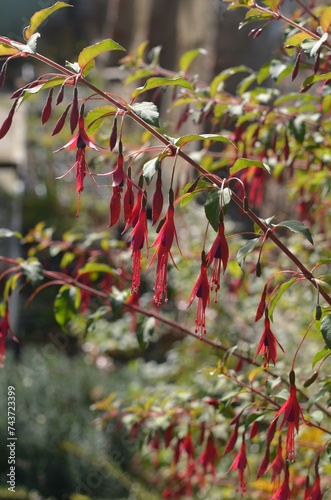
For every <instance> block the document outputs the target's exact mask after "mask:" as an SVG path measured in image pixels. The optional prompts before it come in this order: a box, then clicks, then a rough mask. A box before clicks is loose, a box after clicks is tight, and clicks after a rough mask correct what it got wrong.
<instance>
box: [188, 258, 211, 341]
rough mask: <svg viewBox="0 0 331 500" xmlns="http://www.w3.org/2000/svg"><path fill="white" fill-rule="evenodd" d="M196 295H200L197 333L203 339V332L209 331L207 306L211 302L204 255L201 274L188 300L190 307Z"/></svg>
mask: <svg viewBox="0 0 331 500" xmlns="http://www.w3.org/2000/svg"><path fill="white" fill-rule="evenodd" d="M195 297H198V309H197V316H196V320H195V333H198V332H200V339H201V338H202V334H205V333H206V332H207V330H206V307H207V306H209V303H210V287H209V281H208V277H207V263H206V259H205V257H204V256H202V262H201V266H200V274H199V276H198V279H197V280H196V282H195V284H194V286H193V290H192V293H191V296H190V298H189V301H188V307H189V306H190V305H191V304H192V302H193V300H194V299H195Z"/></svg>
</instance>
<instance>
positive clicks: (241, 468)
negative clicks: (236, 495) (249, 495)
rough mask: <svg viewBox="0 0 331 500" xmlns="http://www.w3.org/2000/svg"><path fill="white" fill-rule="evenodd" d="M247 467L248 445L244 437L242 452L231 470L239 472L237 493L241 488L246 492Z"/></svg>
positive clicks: (237, 456)
mask: <svg viewBox="0 0 331 500" xmlns="http://www.w3.org/2000/svg"><path fill="white" fill-rule="evenodd" d="M246 467H247V458H246V443H245V437H244V436H243V440H242V443H241V447H240V450H239V452H238V454H237V455H236V458H235V459H234V461H233V462H232V465H231V467H230V469H229V470H238V480H239V484H238V486H237V488H236V491H238V490H239V488H240V489H241V492H242V493H244V492H245V491H246V480H245V476H244V474H245V469H246Z"/></svg>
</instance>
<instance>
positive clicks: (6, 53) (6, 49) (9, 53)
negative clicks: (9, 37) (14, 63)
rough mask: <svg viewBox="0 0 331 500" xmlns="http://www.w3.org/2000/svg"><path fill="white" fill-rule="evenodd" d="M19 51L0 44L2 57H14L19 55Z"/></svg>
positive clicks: (10, 46)
mask: <svg viewBox="0 0 331 500" xmlns="http://www.w3.org/2000/svg"><path fill="white" fill-rule="evenodd" d="M18 52H19V50H18V49H17V48H16V47H12V45H7V44H6V43H0V56H12V55H13V54H17V53H18Z"/></svg>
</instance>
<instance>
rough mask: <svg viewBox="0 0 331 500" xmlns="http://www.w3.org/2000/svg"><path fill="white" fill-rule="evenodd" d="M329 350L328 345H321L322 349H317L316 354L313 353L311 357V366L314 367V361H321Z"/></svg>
mask: <svg viewBox="0 0 331 500" xmlns="http://www.w3.org/2000/svg"><path fill="white" fill-rule="evenodd" d="M330 352H331V349H330V347H328V346H327V345H325V346H324V347H323V349H322V350H321V351H319V352H318V353H317V354H315V356H314V357H313V361H312V367H313V368H314V366H315V365H316V363H318V362H319V361H322V359H324V358H325V357H326V356H328V355H329V354H330Z"/></svg>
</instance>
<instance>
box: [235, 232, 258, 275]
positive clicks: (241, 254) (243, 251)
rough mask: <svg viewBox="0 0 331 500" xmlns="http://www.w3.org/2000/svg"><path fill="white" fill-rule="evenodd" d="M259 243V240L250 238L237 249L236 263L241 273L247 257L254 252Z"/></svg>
mask: <svg viewBox="0 0 331 500" xmlns="http://www.w3.org/2000/svg"><path fill="white" fill-rule="evenodd" d="M259 241H260V238H252V239H251V240H248V241H247V242H246V243H245V245H244V246H243V247H241V248H239V250H238V252H237V261H238V264H239V266H240V268H241V270H242V271H243V270H244V265H245V260H246V257H247V255H248V254H249V253H251V252H252V251H253V250H254V248H255V247H256V245H257V243H258V242H259Z"/></svg>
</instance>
